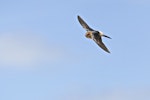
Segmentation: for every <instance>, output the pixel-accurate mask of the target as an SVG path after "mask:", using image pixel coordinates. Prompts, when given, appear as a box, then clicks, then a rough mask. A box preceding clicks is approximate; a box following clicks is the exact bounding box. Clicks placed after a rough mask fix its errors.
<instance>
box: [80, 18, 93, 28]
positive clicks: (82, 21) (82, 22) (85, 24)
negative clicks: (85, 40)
mask: <svg viewBox="0 0 150 100" xmlns="http://www.w3.org/2000/svg"><path fill="white" fill-rule="evenodd" d="M78 20H79V22H80V24H81V25H82V26H83V28H84V29H85V30H86V31H94V30H93V29H92V28H90V27H89V26H88V25H87V23H86V22H85V21H84V20H83V19H82V18H81V17H80V16H78Z"/></svg>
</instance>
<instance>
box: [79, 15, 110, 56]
mask: <svg viewBox="0 0 150 100" xmlns="http://www.w3.org/2000/svg"><path fill="white" fill-rule="evenodd" d="M78 20H79V23H80V24H81V25H82V27H83V28H84V29H85V30H86V31H87V32H86V34H85V37H87V38H89V39H92V40H94V41H95V42H96V43H97V44H98V46H99V47H101V48H102V49H103V50H104V51H106V52H108V53H110V51H109V50H108V49H107V47H106V46H105V44H104V43H103V42H102V36H103V37H106V38H109V39H111V38H110V37H109V36H107V35H105V34H103V32H101V31H96V30H93V29H92V28H91V27H89V26H88V25H87V23H86V22H85V21H84V20H83V19H82V18H81V17H80V16H78Z"/></svg>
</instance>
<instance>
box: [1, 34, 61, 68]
mask: <svg viewBox="0 0 150 100" xmlns="http://www.w3.org/2000/svg"><path fill="white" fill-rule="evenodd" d="M62 54H63V53H62V51H61V48H59V47H57V46H55V45H52V44H50V43H48V42H46V41H45V40H44V38H42V37H40V36H38V35H30V34H29V33H24V34H22V33H4V34H1V36H0V66H30V65H36V64H38V63H40V62H44V61H46V62H48V63H52V62H54V61H57V60H58V59H60V57H61V56H62Z"/></svg>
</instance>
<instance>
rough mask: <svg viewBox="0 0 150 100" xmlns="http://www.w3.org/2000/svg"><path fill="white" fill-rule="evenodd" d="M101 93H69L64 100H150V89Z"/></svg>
mask: <svg viewBox="0 0 150 100" xmlns="http://www.w3.org/2000/svg"><path fill="white" fill-rule="evenodd" d="M99 91H100V92H99V93H92V92H90V91H89V93H90V94H86V93H87V91H86V92H84V93H82V92H81V91H80V92H78V93H73V94H71V93H69V95H67V96H66V97H65V98H64V100H149V99H150V88H134V89H113V90H111V89H109V90H107V91H106V90H104V91H102V90H99Z"/></svg>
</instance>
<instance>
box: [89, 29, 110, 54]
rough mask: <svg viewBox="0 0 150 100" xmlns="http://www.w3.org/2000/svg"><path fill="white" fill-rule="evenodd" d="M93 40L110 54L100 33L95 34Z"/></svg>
mask: <svg viewBox="0 0 150 100" xmlns="http://www.w3.org/2000/svg"><path fill="white" fill-rule="evenodd" d="M92 35H93V40H94V41H95V42H96V43H97V44H98V45H99V46H100V47H101V48H102V49H103V50H105V51H106V52H108V53H110V51H109V50H108V49H107V47H106V46H105V44H104V43H103V42H102V38H101V36H100V35H99V32H94V33H93V34H92Z"/></svg>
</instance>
